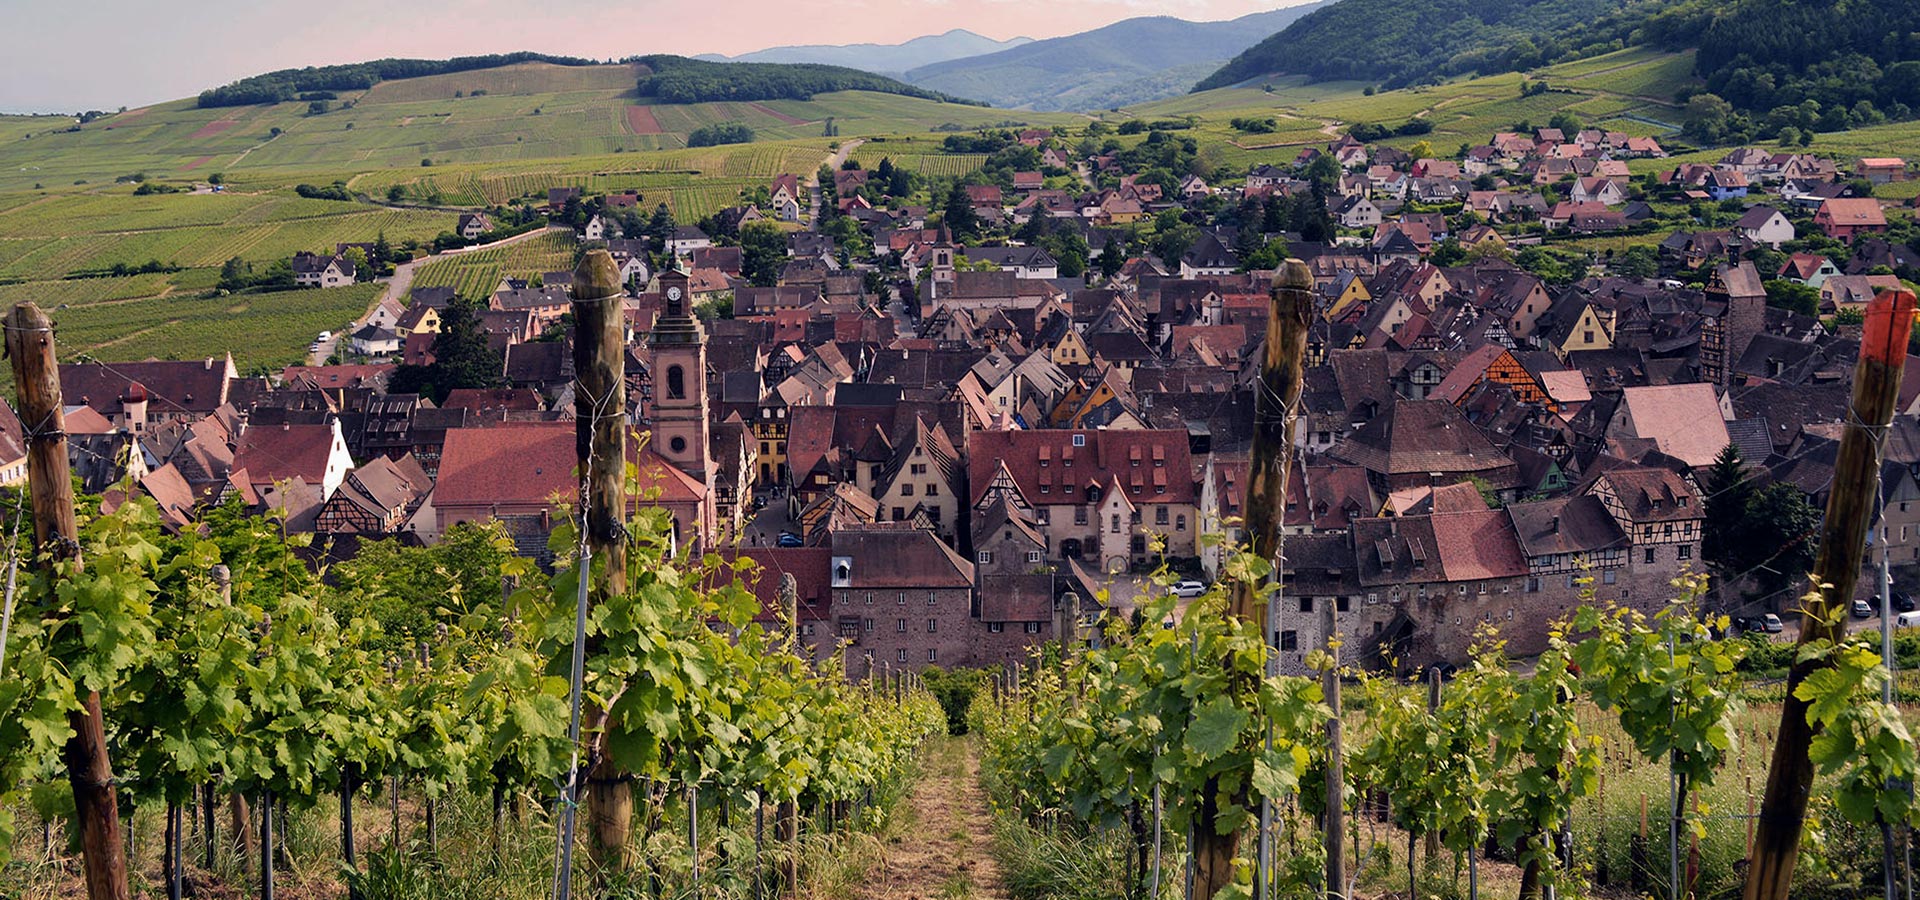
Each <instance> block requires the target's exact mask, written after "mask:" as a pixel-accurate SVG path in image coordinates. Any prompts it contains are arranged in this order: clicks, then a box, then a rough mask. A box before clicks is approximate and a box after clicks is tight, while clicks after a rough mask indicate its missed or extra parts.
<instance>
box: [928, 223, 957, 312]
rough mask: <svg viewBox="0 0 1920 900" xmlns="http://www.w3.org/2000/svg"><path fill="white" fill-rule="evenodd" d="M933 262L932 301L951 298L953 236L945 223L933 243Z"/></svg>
mask: <svg viewBox="0 0 1920 900" xmlns="http://www.w3.org/2000/svg"><path fill="white" fill-rule="evenodd" d="M932 250H933V260H932V264H931V270H932V278H933V294H932V296H933V299H936V300H938V299H939V298H941V297H947V296H951V295H952V294H953V284H954V277H955V276H954V271H955V269H954V266H953V235H952V234H951V233H949V232H948V231H947V225H946V223H945V222H942V223H940V230H939V231H938V232H937V233H936V235H935V237H934V241H933V247H932Z"/></svg>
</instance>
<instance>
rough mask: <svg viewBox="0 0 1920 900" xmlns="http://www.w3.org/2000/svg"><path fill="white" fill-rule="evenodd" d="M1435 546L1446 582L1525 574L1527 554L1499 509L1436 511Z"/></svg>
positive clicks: (1433, 516)
mask: <svg viewBox="0 0 1920 900" xmlns="http://www.w3.org/2000/svg"><path fill="white" fill-rule="evenodd" d="M1429 518H1430V519H1432V521H1433V543H1434V549H1435V550H1437V551H1438V552H1439V555H1440V568H1441V571H1443V572H1445V573H1446V576H1447V580H1448V581H1479V580H1482V579H1487V578H1514V577H1517V576H1520V575H1525V574H1527V560H1526V557H1524V556H1522V555H1521V553H1520V540H1519V537H1518V535H1516V534H1515V533H1514V530H1513V524H1512V522H1511V520H1509V519H1508V517H1507V514H1506V513H1505V512H1504V511H1502V510H1497V509H1486V510H1476V511H1473V512H1456V513H1435V514H1434V515H1432V516H1430V517H1429Z"/></svg>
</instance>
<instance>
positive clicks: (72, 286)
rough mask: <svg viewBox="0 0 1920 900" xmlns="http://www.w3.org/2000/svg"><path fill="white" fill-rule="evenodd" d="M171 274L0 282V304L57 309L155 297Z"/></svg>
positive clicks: (164, 286) (168, 281)
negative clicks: (31, 305)
mask: <svg viewBox="0 0 1920 900" xmlns="http://www.w3.org/2000/svg"><path fill="white" fill-rule="evenodd" d="M170 277H171V276H169V275H165V274H160V273H153V274H147V275H134V276H131V277H128V278H80V279H75V280H72V281H29V282H25V283H23V284H6V285H0V307H11V306H13V304H15V303H20V302H22V301H26V300H31V301H33V302H34V303H37V304H39V305H40V307H41V308H42V309H48V310H59V309H62V308H65V307H70V306H86V305H89V304H93V303H104V302H109V301H114V300H129V299H134V298H138V297H156V296H159V295H161V294H164V293H166V292H167V290H168V289H169V288H171V287H172V282H171V281H170V280H169V279H170ZM55 314H56V315H57V314H58V313H57V312H56V313H55Z"/></svg>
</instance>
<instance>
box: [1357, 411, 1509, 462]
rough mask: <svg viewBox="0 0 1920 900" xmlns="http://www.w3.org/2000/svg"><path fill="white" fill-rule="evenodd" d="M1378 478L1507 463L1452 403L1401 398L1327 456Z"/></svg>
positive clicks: (1507, 460)
mask: <svg viewBox="0 0 1920 900" xmlns="http://www.w3.org/2000/svg"><path fill="white" fill-rule="evenodd" d="M1329 455H1330V456H1332V457H1333V458H1335V459H1338V460H1341V461H1343V462H1350V463H1353V464H1355V465H1361V466H1365V467H1366V468H1367V470H1368V471H1371V472H1377V473H1380V474H1383V475H1404V474H1418V473H1425V472H1443V473H1460V472H1482V471H1488V470H1492V469H1498V468H1500V467H1502V466H1510V465H1512V464H1513V463H1512V460H1509V459H1507V458H1506V457H1505V456H1503V455H1501V453H1500V451H1499V450H1498V449H1497V448H1495V447H1494V446H1493V443H1492V442H1491V441H1489V440H1487V438H1486V435H1483V434H1481V433H1480V429H1478V428H1475V427H1474V426H1473V424H1472V423H1470V422H1468V421H1467V419H1466V416H1464V415H1462V414H1461V412H1460V410H1459V409H1458V408H1457V407H1455V406H1454V405H1453V404H1451V403H1447V402H1444V401H1440V400H1400V401H1396V402H1393V403H1391V404H1390V405H1388V406H1387V407H1386V408H1385V409H1383V410H1381V412H1380V415H1378V416H1375V417H1374V418H1373V420H1372V421H1370V422H1368V423H1367V424H1365V425H1363V426H1361V427H1360V430H1359V431H1356V432H1354V433H1353V434H1352V435H1350V436H1349V437H1348V438H1347V439H1346V440H1344V441H1341V442H1340V443H1339V444H1337V445H1335V446H1334V448H1333V450H1332V451H1330V453H1329Z"/></svg>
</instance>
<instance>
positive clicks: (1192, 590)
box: [1173, 581, 1207, 597]
mask: <svg viewBox="0 0 1920 900" xmlns="http://www.w3.org/2000/svg"><path fill="white" fill-rule="evenodd" d="M1206 592H1207V586H1206V585H1204V584H1201V583H1200V582H1198V581H1177V582H1174V585H1173V595H1174V596H1175V597H1198V596H1200V595H1201V594H1204V593H1206Z"/></svg>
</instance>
